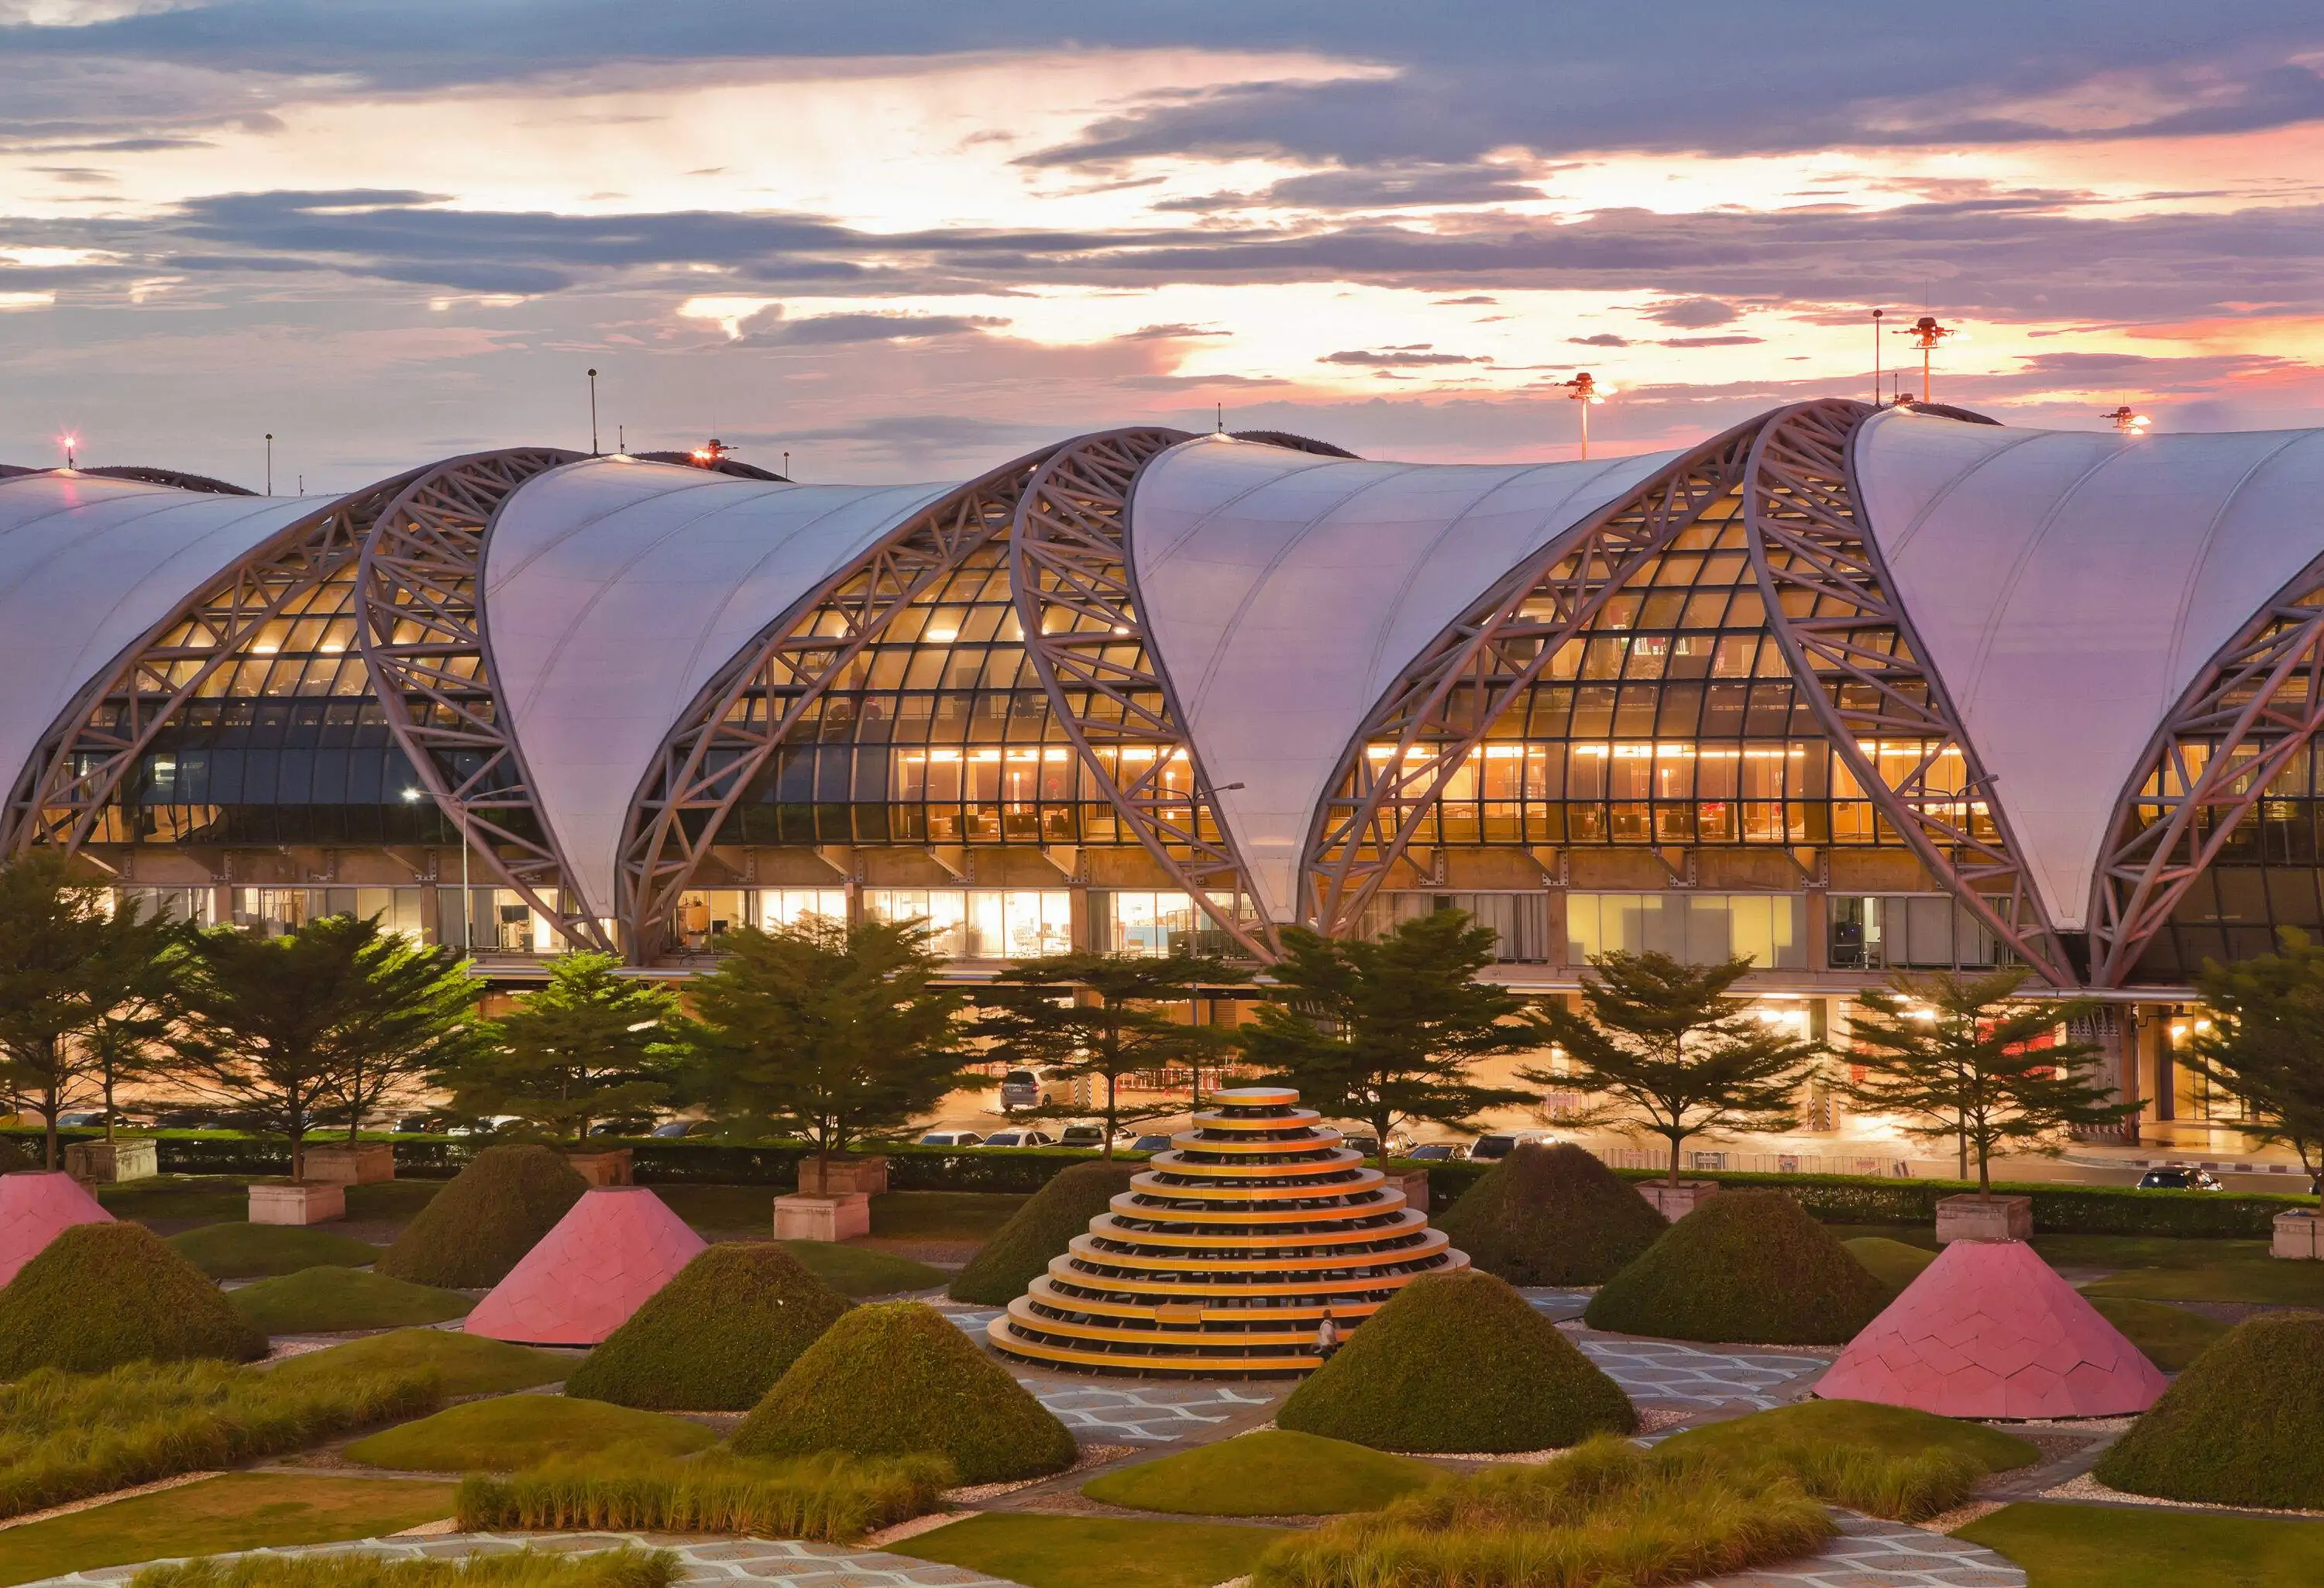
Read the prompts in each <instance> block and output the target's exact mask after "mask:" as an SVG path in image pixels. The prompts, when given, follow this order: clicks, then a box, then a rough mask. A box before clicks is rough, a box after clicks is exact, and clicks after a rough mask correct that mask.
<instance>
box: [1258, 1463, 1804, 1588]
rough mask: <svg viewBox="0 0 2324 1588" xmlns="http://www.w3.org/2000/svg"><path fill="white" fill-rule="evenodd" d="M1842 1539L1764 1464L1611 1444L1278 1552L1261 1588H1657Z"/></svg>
mask: <svg viewBox="0 0 2324 1588" xmlns="http://www.w3.org/2000/svg"><path fill="white" fill-rule="evenodd" d="M1835 1531H1837V1528H1836V1526H1835V1524H1834V1523H1833V1521H1832V1519H1831V1515H1830V1513H1829V1512H1827V1511H1826V1510H1825V1509H1824V1507H1823V1505H1822V1504H1821V1502H1820V1501H1818V1500H1815V1499H1813V1498H1812V1497H1811V1496H1810V1495H1808V1494H1807V1493H1806V1492H1805V1491H1803V1490H1802V1489H1801V1488H1800V1486H1799V1484H1798V1483H1797V1482H1795V1481H1794V1479H1792V1478H1791V1477H1790V1476H1789V1475H1788V1474H1785V1473H1781V1472H1779V1471H1777V1470H1775V1468H1773V1467H1770V1466H1767V1465H1764V1464H1752V1465H1748V1466H1728V1465H1724V1464H1722V1463H1718V1462H1715V1461H1711V1460H1707V1459H1704V1458H1701V1457H1695V1456H1687V1455H1683V1454H1665V1453H1663V1452H1659V1451H1648V1450H1641V1449H1639V1448H1638V1447H1637V1445H1633V1444H1631V1443H1630V1442H1629V1441H1628V1440H1627V1439H1622V1438H1618V1437H1616V1436H1612V1435H1601V1436H1599V1437H1597V1438H1595V1439H1592V1440H1591V1441H1590V1442H1589V1443H1587V1444H1585V1445H1581V1446H1579V1447H1578V1448H1577V1449H1575V1450H1574V1451H1573V1452H1572V1453H1571V1454H1568V1455H1566V1456H1563V1457H1562V1458H1561V1459H1559V1460H1557V1461H1554V1462H1549V1463H1545V1464H1543V1465H1539V1466H1504V1467H1498V1468H1495V1469H1492V1470H1490V1471H1488V1472H1485V1473H1480V1474H1479V1475H1477V1476H1475V1477H1468V1478H1449V1479H1446V1480H1444V1481H1443V1482H1438V1483H1436V1484H1434V1485H1433V1486H1431V1487H1429V1488H1427V1489H1424V1490H1422V1491H1419V1492H1418V1493H1416V1494H1410V1495H1406V1497H1405V1498H1403V1499H1401V1500H1396V1501H1393V1502H1392V1503H1390V1504H1389V1505H1388V1506H1387V1507H1386V1508H1385V1509H1383V1510H1377V1511H1370V1512H1366V1513H1364V1514H1362V1515H1360V1516H1353V1517H1349V1518H1345V1519H1342V1520H1340V1521H1336V1522H1333V1523H1330V1524H1328V1525H1326V1526H1324V1527H1323V1528H1317V1529H1316V1530H1314V1532H1312V1533H1301V1534H1296V1535H1294V1536H1292V1537H1289V1538H1286V1539H1285V1540H1283V1541H1282V1542H1281V1543H1279V1544H1277V1545H1276V1546H1274V1547H1273V1548H1271V1549H1269V1550H1268V1552H1267V1554H1266V1555H1264V1556H1261V1557H1260V1558H1259V1565H1258V1567H1257V1568H1256V1569H1255V1570H1254V1571H1253V1572H1252V1573H1251V1584H1252V1588H1445V1585H1446V1584H1452V1583H1458V1584H1459V1585H1460V1588H1615V1585H1616V1584H1619V1585H1621V1588H1655V1585H1656V1584H1660V1583H1687V1582H1692V1581H1693V1580H1695V1579H1696V1578H1699V1577H1711V1576H1716V1575H1719V1574H1723V1573H1728V1572H1739V1571H1744V1570H1748V1569H1749V1568H1751V1567H1753V1566H1760V1565H1769V1564H1771V1563H1773V1562H1775V1561H1781V1560H1789V1559H1792V1558H1794V1557H1795V1556H1802V1555H1805V1554H1807V1553H1808V1552H1809V1551H1811V1550H1812V1549H1814V1548H1815V1547H1816V1546H1819V1545H1820V1544H1821V1543H1822V1542H1823V1541H1824V1540H1825V1539H1826V1538H1829V1537H1831V1535H1832V1534H1833V1533H1834V1532H1835Z"/></svg>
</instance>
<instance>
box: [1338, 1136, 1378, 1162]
mask: <svg viewBox="0 0 2324 1588" xmlns="http://www.w3.org/2000/svg"><path fill="white" fill-rule="evenodd" d="M1340 1145H1341V1146H1342V1147H1350V1148H1353V1149H1355V1150H1356V1151H1358V1152H1360V1153H1362V1154H1363V1155H1364V1156H1365V1157H1366V1158H1378V1157H1379V1137H1378V1136H1371V1135H1364V1136H1348V1135H1342V1137H1341V1138H1340Z"/></svg>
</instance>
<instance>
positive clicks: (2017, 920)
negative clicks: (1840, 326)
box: [1744, 400, 2080, 987]
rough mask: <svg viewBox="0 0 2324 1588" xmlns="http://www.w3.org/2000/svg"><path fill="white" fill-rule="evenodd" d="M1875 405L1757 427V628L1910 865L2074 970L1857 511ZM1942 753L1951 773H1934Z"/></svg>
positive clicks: (2052, 964)
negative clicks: (1954, 774)
mask: <svg viewBox="0 0 2324 1588" xmlns="http://www.w3.org/2000/svg"><path fill="white" fill-rule="evenodd" d="M1872 412H1873V410H1872V409H1871V408H1870V407H1869V406H1868V405H1867V404H1865V403H1861V402H1842V401H1836V400H1827V401H1824V402H1807V403H1803V404H1801V405H1799V406H1798V407H1795V408H1791V409H1787V410H1785V411H1782V412H1780V413H1778V414H1776V415H1775V417H1774V418H1773V419H1771V420H1768V421H1767V423H1766V428H1765V429H1763V430H1762V431H1761V432H1760V435H1759V440H1758V444H1757V446H1756V447H1755V448H1753V449H1752V456H1751V466H1750V473H1749V476H1748V479H1747V480H1746V482H1745V485H1744V516H1745V524H1746V528H1747V534H1746V539H1747V540H1748V542H1749V545H1750V549H1751V561H1752V566H1753V568H1755V570H1756V571H1757V574H1758V576H1759V582H1760V586H1761V589H1762V592H1763V594H1764V595H1765V596H1766V607H1767V626H1768V629H1769V631H1770V632H1773V633H1774V634H1775V637H1776V640H1777V642H1778V643H1780V644H1781V645H1782V646H1783V648H1784V655H1785V656H1786V657H1787V658H1788V659H1789V660H1790V662H1791V664H1792V671H1793V674H1794V677H1796V678H1797V679H1800V681H1801V682H1802V684H1803V685H1804V686H1812V687H1810V688H1806V689H1805V693H1806V695H1807V697H1808V699H1809V701H1810V703H1811V704H1812V706H1813V707H1814V709H1815V712H1816V716H1817V717H1818V718H1819V720H1821V722H1822V724H1823V725H1824V731H1825V732H1826V733H1827V734H1830V735H1831V743H1832V748H1833V750H1834V751H1835V752H1838V753H1839V755H1840V759H1841V760H1842V761H1843V762H1845V763H1846V764H1847V767H1848V769H1849V772H1850V773H1851V774H1852V775H1853V776H1854V777H1855V779H1856V780H1857V781H1858V784H1860V785H1861V786H1862V787H1863V789H1864V791H1865V793H1866V794H1867V796H1868V797H1870V799H1872V800H1873V802H1874V804H1875V805H1876V806H1877V807H1878V808H1879V810H1880V812H1881V814H1882V815H1883V816H1885V817H1886V818H1887V819H1888V821H1889V822H1890V824H1891V825H1893V826H1895V828H1896V830H1897V831H1898V832H1899V833H1900V834H1902V835H1903V836H1904V840H1905V842H1906V843H1908V844H1910V845H1912V846H1913V848H1914V851H1915V853H1917V854H1919V856H1920V858H1921V861H1922V863H1923V864H1925V865H1926V866H1928V867H1929V869H1930V870H1931V872H1933V873H1934V874H1935V875H1936V876H1938V877H1939V878H1941V880H1942V881H1943V882H1945V884H1946V886H1947V887H1948V889H1949V890H1950V891H1951V892H1952V893H1953V894H1954V895H1955V896H1956V897H1957V898H1959V899H1960V900H1961V902H1962V903H1963V904H1965V905H1966V906H1967V907H1968V908H1969V909H1971V910H1973V911H1974V912H1975V913H1976V914H1977V916H1978V919H1980V920H1982V921H1983V922H1984V924H1985V925H1986V927H1987V928H1988V929H1989V930H1991V931H1993V932H1994V933H1995V934H1996V935H1997V936H1998V937H2000V939H2001V940H2002V941H2003V942H2004V943H2006V944H2007V945H2008V946H2009V947H2010V948H2011V950H2012V951H2014V952H2015V954H2016V955H2017V956H2019V957H2021V958H2022V959H2024V961H2025V962H2026V963H2027V964H2028V965H2031V966H2032V967H2033V969H2034V970H2035V971H2036V972H2038V973H2039V974H2041V975H2043V977H2045V978H2046V979H2048V980H2049V981H2050V982H2051V983H2052V984H2053V985H2056V986H2060V987H2070V986H2074V985H2076V984H2077V983H2078V982H2079V980H2080V978H2079V977H2077V976H2076V975H2075V974H2074V972H2073V971H2072V969H2071V968H2070V963H2071V962H2070V960H2069V958H2068V956H2067V955H2066V954H2065V952H2064V950H2063V947H2062V946H2061V944H2060V942H2059V940H2058V936H2057V933H2056V932H2055V931H2054V930H2053V929H2052V927H2051V925H2050V922H2049V919H2048V916H2047V914H2046V912H2045V911H2044V910H2043V908H2042V901H2041V899H2040V897H2039V896H2038V895H2037V894H2036V893H2035V891H2034V890H2033V882H2032V879H2031V878H2030V877H2029V876H2028V874H2027V872H2026V871H2025V868H2024V865H2022V864H2021V863H2019V862H2018V860H2017V858H2016V848H2015V845H2013V844H2012V843H2011V842H2010V839H2009V835H2008V828H2007V824H2006V819H2005V818H2004V817H2003V815H2002V812H2001V809H2000V808H1999V805H1998V803H1997V801H1996V800H1995V799H1994V792H1993V780H1992V778H1991V777H1990V776H1989V775H1988V774H1987V772H1986V771H1985V768H1984V767H1983V765H1982V764H1981V763H1980V762H1978V756H1977V752H1976V750H1975V749H1974V748H1973V747H1972V746H1971V745H1970V743H1969V738H1968V735H1967V734H1965V733H1964V732H1963V731H1962V730H1961V727H1960V718H1959V716H1958V715H1957V714H1956V713H1955V712H1954V710H1953V706H1952V703H1951V702H1950V700H1949V699H1948V698H1947V697H1946V696H1945V692H1944V688H1943V686H1942V685H1941V683H1940V682H1939V681H1938V679H1937V678H1936V675H1935V672H1934V670H1933V669H1932V668H1930V667H1929V666H1928V665H1927V664H1925V663H1924V662H1923V660H1922V656H1923V647H1922V645H1921V643H1920V642H1919V641H1918V639H1917V638H1915V636H1914V633H1913V632H1912V628H1911V625H1910V623H1908V622H1907V621H1906V619H1905V616H1904V610H1903V608H1902V606H1901V605H1899V604H1898V603H1897V602H1896V601H1895V600H1894V599H1893V598H1892V596H1891V595H1890V588H1891V586H1890V581H1889V579H1888V577H1887V572H1886V569H1885V568H1883V567H1882V566H1881V564H1880V559H1879V553H1878V551H1877V549H1875V547H1874V546H1873V544H1872V539H1871V537H1870V535H1869V534H1867V532H1866V530H1865V527H1864V524H1863V522H1861V520H1860V518H1859V517H1858V511H1857V506H1856V502H1857V498H1856V492H1855V488H1854V484H1853V479H1852V476H1851V473H1850V469H1849V442H1850V440H1851V439H1853V437H1854V436H1855V434H1856V430H1857V427H1858V426H1859V425H1860V424H1862V423H1863V422H1864V420H1866V419H1867V417H1869V416H1870V415H1871V413H1872ZM1884 749H1886V750H1887V751H1889V752H1891V753H1890V754H1889V755H1887V756H1885V757H1884V756H1883V754H1882V753H1881V752H1882V751H1883V750H1884ZM1900 750H1901V752H1902V753H1896V752H1899V751H1900ZM1949 759H1950V762H1952V764H1953V765H1955V766H1957V767H1959V768H1960V778H1959V779H1958V780H1951V779H1947V778H1944V777H1941V776H1938V775H1937V772H1938V769H1939V766H1940V763H1941V762H1946V761H1948V760H1949Z"/></svg>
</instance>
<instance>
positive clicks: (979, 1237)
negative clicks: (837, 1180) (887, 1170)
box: [871, 1191, 1032, 1242]
mask: <svg viewBox="0 0 2324 1588" xmlns="http://www.w3.org/2000/svg"><path fill="white" fill-rule="evenodd" d="M1031 1200H1032V1198H1030V1197H1028V1196H1012V1195H1007V1194H1004V1193H1001V1192H997V1191H890V1192H889V1193H888V1194H887V1195H886V1196H874V1197H873V1198H872V1199H871V1233H872V1235H873V1236H874V1237H875V1238H877V1239H879V1240H881V1241H980V1242H981V1241H990V1240H991V1238H992V1237H993V1235H994V1234H995V1233H998V1232H999V1231H1000V1228H1001V1225H1003V1224H1005V1223H1008V1222H1009V1220H1010V1217H1011V1216H1012V1215H1013V1214H1015V1213H1016V1211H1017V1210H1018V1209H1019V1208H1020V1207H1022V1206H1024V1205H1026V1203H1028V1202H1029V1201H1031Z"/></svg>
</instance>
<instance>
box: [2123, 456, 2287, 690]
mask: <svg viewBox="0 0 2324 1588" xmlns="http://www.w3.org/2000/svg"><path fill="white" fill-rule="evenodd" d="M2319 439H2324V430H2293V431H2292V432H2291V433H2289V434H2288V435H2286V436H2285V438H2284V439H2283V441H2282V444H2281V445H2280V446H2276V447H2271V448H2268V450H2267V451H2265V452H2264V453H2262V454H2261V455H2260V456H2259V457H2255V458H2254V459H2253V460H2252V464H2251V466H2250V467H2249V468H2247V469H2246V470H2244V472H2243V477H2242V478H2240V479H2238V480H2237V481H2236V483H2235V484H2234V485H2231V486H2229V487H2228V489H2227V494H2226V495H2225V496H2223V497H2221V498H2220V499H2219V505H2218V509H2217V511H2215V512H2213V513H2212V514H2211V522H2209V524H2207V525H2205V526H2204V529H2203V540H2202V543H2201V544H2200V545H2199V547H2198V548H2197V549H2196V552H2195V561H2194V567H2193V568H2192V569H2191V571H2190V577H2189V578H2188V580H2187V587H2186V588H2185V589H2184V590H2182V591H2181V592H2180V594H2179V612H2178V615H2177V617H2176V618H2175V619H2174V620H2173V622H2172V626H2171V652H2170V656H2169V659H2168V661H2167V663H2166V665H2165V668H2164V675H2163V676H2164V677H2165V678H2173V679H2175V678H2180V677H2181V676H2183V675H2184V674H2187V673H2191V671H2192V669H2187V667H2186V663H2185V651H2186V645H2187V627H2188V623H2189V621H2190V614H2192V613H2193V611H2194V608H2195V591H2196V589H2197V587H2198V586H2199V585H2200V584H2201V583H2202V578H2203V576H2204V575H2205V574H2206V573H2208V572H2209V570H2210V566H2211V554H2212V552H2213V551H2214V550H2215V549H2217V548H2218V541H2219V536H2220V534H2221V533H2222V532H2223V531H2225V530H2226V528H2227V515H2228V514H2229V513H2231V512H2234V511H2235V508H2236V503H2239V502H2241V501H2242V500H2243V497H2244V493H2245V492H2246V490H2248V489H2250V487H2251V485H2252V483H2253V482H2254V481H2255V480H2256V479H2257V478H2258V477H2259V475H2260V473H2261V471H2262V470H2264V469H2265V468H2266V467H2267V466H2268V465H2269V464H2272V463H2273V462H2274V461H2275V460H2276V459H2278V458H2279V457H2282V456H2283V455H2284V454H2285V453H2287V452H2289V451H2291V450H2292V448H2295V447H2298V446H2300V445H2301V443H2303V442H2306V443H2310V444H2313V443H2315V442H2316V441H2318V440H2319ZM2319 555H2324V552H2319ZM2292 577H2294V578H2297V577H2300V576H2299V575H2297V574H2295V575H2293V576H2292ZM2252 615H2253V616H2254V617H2256V616H2258V615H2259V614H2257V613H2254V614H2252ZM2246 621H2248V620H2246ZM2230 639H2232V636H2230ZM2218 649H2219V648H2218V646H2217V645H2214V646H2212V647H2211V648H2210V649H2209V651H2206V652H2205V653H2204V654H2203V656H2201V657H2200V658H2199V659H2198V660H2197V661H2196V662H2195V666H2196V667H2197V668H2199V667H2202V666H2203V665H2204V664H2205V663H2207V662H2209V660H2211V658H2212V657H2213V656H2214V655H2216V654H2218ZM2185 690H2186V686H2185V685H2184V684H2181V685H2180V686H2179V688H2176V689H2174V690H2173V691H2172V694H2171V697H2170V698H2169V699H2167V700H2165V701H2163V703H2162V705H2161V706H2160V707H2159V709H2160V710H2161V711H2163V712H2166V713H2167V712H2168V711H2170V709H2171V708H2172V706H2176V705H2177V704H2178V703H2179V697H2180V695H2181V694H2183V693H2185Z"/></svg>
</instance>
